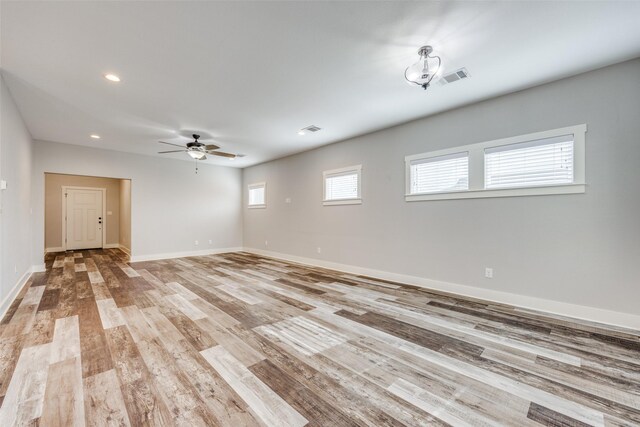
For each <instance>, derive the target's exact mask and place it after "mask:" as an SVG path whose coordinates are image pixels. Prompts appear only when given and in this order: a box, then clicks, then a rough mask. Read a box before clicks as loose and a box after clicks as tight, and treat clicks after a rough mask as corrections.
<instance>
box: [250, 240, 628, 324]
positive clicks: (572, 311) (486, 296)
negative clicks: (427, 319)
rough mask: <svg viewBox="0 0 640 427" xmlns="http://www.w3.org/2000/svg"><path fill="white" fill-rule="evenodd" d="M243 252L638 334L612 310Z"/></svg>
mask: <svg viewBox="0 0 640 427" xmlns="http://www.w3.org/2000/svg"><path fill="white" fill-rule="evenodd" d="M244 251H245V252H250V253H254V254H257V255H264V256H268V257H272V258H279V259H282V260H285V261H292V262H297V263H300V264H306V265H310V266H314V267H322V268H328V269H331V270H338V271H342V272H345V273H350V274H361V275H364V276H370V277H373V278H379V279H385V280H391V281H394V282H398V283H405V284H409V285H416V286H420V287H423V288H428V289H432V290H435V291H443V292H450V293H452V294H457V295H461V296H468V297H472V298H478V299H482V300H486V301H492V302H497V303H502V304H508V305H513V306H516V307H520V308H525V309H530V310H536V311H540V312H545V313H549V314H555V315H560V316H566V317H571V318H574V319H580V320H586V321H589V322H597V323H603V324H607V325H611V326H618V327H623V328H629V329H633V330H640V316H638V315H634V314H630V313H621V312H617V311H612V310H605V309H602V308H596V307H588V306H584V305H576V304H570V303H566V302H560V301H554V300H548V299H543V298H536V297H530V296H526V295H518V294H512V293H508V292H502V291H495V290H491V289H486V288H480V287H475V286H467V285H460V284H457V283H449V282H442V281H438V280H432V279H426V278H424V277H417V276H409V275H405V274H399V273H391V272H388V271H381V270H374V269H371V268H365V267H356V266H353V265H348V264H340V263H336V262H331V261H324V260H319V259H314V258H305V257H299V256H295V255H289V254H284V253H280V252H272V251H265V250H262V249H254V248H244Z"/></svg>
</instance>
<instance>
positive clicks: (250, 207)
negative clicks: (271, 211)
mask: <svg viewBox="0 0 640 427" xmlns="http://www.w3.org/2000/svg"><path fill="white" fill-rule="evenodd" d="M247 207H248V208H249V209H266V208H267V205H248V206H247Z"/></svg>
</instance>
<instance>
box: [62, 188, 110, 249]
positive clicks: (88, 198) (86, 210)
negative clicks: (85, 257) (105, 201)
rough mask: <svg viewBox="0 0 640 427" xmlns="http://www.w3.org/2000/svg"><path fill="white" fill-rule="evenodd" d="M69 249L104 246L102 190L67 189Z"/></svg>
mask: <svg viewBox="0 0 640 427" xmlns="http://www.w3.org/2000/svg"><path fill="white" fill-rule="evenodd" d="M66 208H67V210H66V234H67V236H66V238H67V245H66V247H67V250H73V249H92V248H101V247H102V226H103V222H104V218H103V217H102V191H101V190H93V189H86V190H82V189H71V188H67V189H66Z"/></svg>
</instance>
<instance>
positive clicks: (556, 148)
mask: <svg viewBox="0 0 640 427" xmlns="http://www.w3.org/2000/svg"><path fill="white" fill-rule="evenodd" d="M484 153H485V154H484V175H485V180H484V183H485V188H515V187H541V186H545V185H563V184H573V135H564V136H558V137H555V138H546V139H539V140H537V141H528V142H521V143H519V144H510V145H502V146H498V147H492V148H487V149H485V150H484Z"/></svg>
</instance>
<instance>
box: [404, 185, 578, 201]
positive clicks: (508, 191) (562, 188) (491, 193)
mask: <svg viewBox="0 0 640 427" xmlns="http://www.w3.org/2000/svg"><path fill="white" fill-rule="evenodd" d="M585 189H586V185H585V184H569V185H553V186H547V187H527V188H500V189H493V190H467V191H452V192H448V193H431V194H407V195H405V196H404V200H405V201H406V202H419V201H426V200H454V199H481V198H489V197H520V196H544V195H550V194H580V193H584V192H585Z"/></svg>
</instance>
